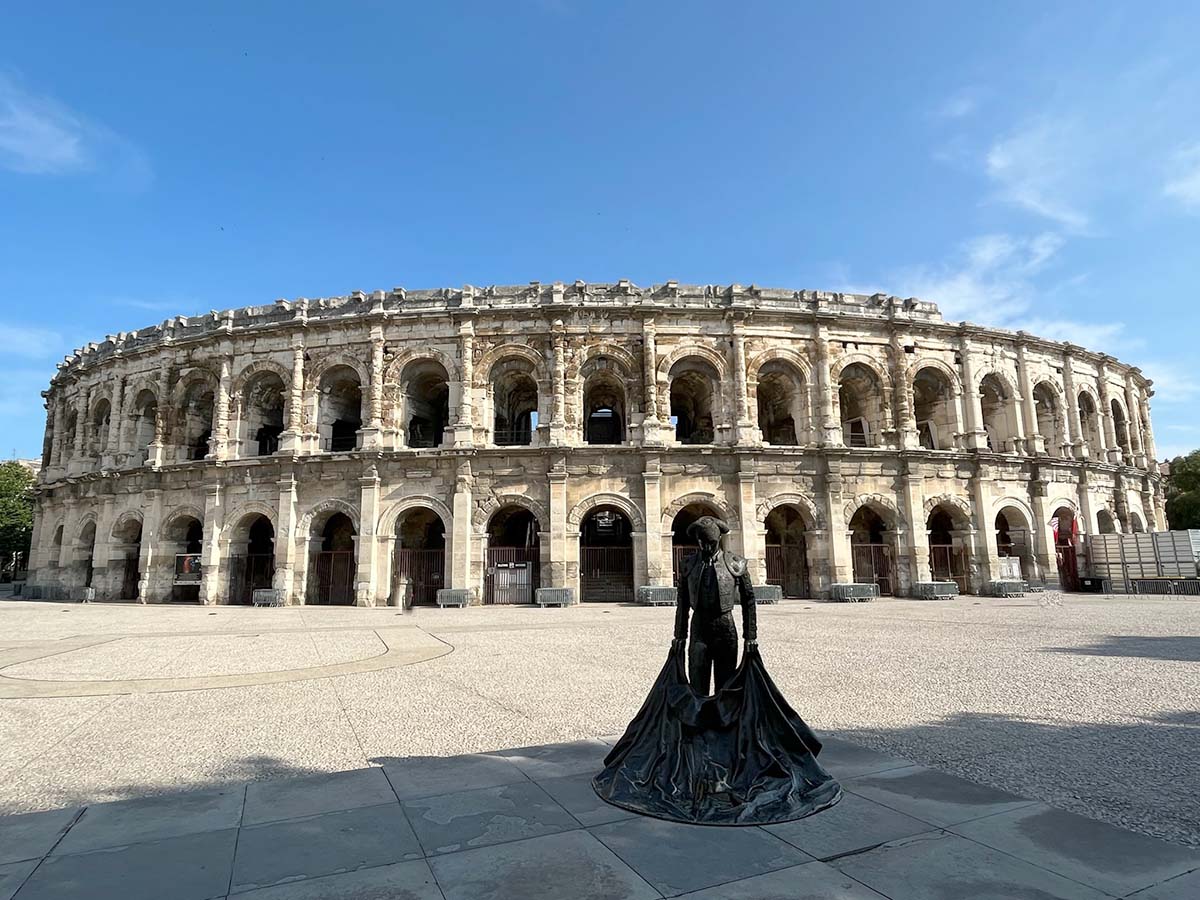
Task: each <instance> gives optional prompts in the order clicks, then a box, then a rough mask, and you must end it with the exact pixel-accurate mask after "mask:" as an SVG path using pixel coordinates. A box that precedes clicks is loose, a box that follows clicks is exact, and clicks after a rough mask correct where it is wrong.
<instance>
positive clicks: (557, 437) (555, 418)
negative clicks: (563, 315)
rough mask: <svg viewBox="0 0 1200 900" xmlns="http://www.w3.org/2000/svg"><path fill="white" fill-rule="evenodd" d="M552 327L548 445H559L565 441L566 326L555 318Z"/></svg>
mask: <svg viewBox="0 0 1200 900" xmlns="http://www.w3.org/2000/svg"><path fill="white" fill-rule="evenodd" d="M552 328H553V333H554V334H553V340H554V364H553V368H552V372H551V379H552V382H553V385H554V410H553V414H552V415H551V418H550V445H551V446H552V447H561V446H562V445H563V444H564V443H566V432H567V420H566V400H567V385H566V377H567V363H566V355H567V347H566V344H567V339H566V327H565V326H564V325H563V321H562V319H555V320H554V324H553V326H552Z"/></svg>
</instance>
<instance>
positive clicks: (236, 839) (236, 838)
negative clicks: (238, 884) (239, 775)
mask: <svg viewBox="0 0 1200 900" xmlns="http://www.w3.org/2000/svg"><path fill="white" fill-rule="evenodd" d="M249 792H250V785H249V783H247V784H244V785H242V809H241V811H240V812H239V813H238V823H237V831H235V832H234V835H233V856H232V857H230V860H229V882H228V883H227V884H226V885H225V896H227V897H228V896H229V894H230V893H231V892H232V891H233V873H234V870H235V867H236V866H237V855H238V845H239V844H241V842H242V827H243V823H244V822H245V821H246V797H247V795H248V794H249Z"/></svg>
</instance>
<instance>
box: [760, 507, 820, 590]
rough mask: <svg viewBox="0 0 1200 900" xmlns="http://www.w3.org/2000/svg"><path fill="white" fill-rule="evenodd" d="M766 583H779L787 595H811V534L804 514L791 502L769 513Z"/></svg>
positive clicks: (767, 523)
mask: <svg viewBox="0 0 1200 900" xmlns="http://www.w3.org/2000/svg"><path fill="white" fill-rule="evenodd" d="M765 524H766V527H767V584H777V585H779V587H780V589H781V590H782V591H783V596H784V597H799V598H807V597H811V596H812V594H811V588H810V586H809V580H808V535H807V530H806V528H805V525H804V518H803V517H802V516H801V515H800V513H799V512H797V511H796V509H795V507H792V506H787V505H784V506H777V507H775V508H774V509H773V510H771V512H770V513H768V514H767V521H766V523H765Z"/></svg>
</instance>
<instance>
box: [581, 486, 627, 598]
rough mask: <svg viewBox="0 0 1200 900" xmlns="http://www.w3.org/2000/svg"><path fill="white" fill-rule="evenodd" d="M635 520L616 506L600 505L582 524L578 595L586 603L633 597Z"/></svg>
mask: <svg viewBox="0 0 1200 900" xmlns="http://www.w3.org/2000/svg"><path fill="white" fill-rule="evenodd" d="M633 572H634V553H633V523H632V522H630V521H629V517H628V516H627V515H625V513H624V512H622V511H621V510H620V509H618V508H617V507H615V506H611V505H606V506H598V507H596V508H595V509H593V510H592V511H591V512H589V513H588V514H587V516H585V517H584V519H583V521H582V522H581V523H580V525H579V598H580V600H582V601H583V602H585V603H588V602H597V603H605V602H607V603H622V602H631V601H632V600H633V599H634V575H633Z"/></svg>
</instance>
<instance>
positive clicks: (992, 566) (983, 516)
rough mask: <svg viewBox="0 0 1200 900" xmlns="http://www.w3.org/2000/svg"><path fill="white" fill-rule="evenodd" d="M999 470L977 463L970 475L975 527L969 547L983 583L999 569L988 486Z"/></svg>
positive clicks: (994, 525)
mask: <svg viewBox="0 0 1200 900" xmlns="http://www.w3.org/2000/svg"><path fill="white" fill-rule="evenodd" d="M998 474H999V472H996V471H992V470H990V469H989V467H988V466H985V465H977V466H976V467H975V472H974V474H973V475H972V477H971V505H972V506H973V507H974V510H973V513H974V515H973V517H972V523H971V524H972V525H973V527H974V529H975V537H976V541H975V542H974V543H975V546H974V547H972V548H971V555H972V557H973V558H977V559H978V560H979V578H980V580H981V581H982V583H983V584H987V583H988V582H989V581H993V580H994V579H995V577H996V574H995V573H997V572H998V571H999V566H1000V563H998V562H997V561H996V560H998V559H999V558H1000V549H999V545H998V544H997V543H996V524H995V518H994V517H993V516H992V515H991V513H990V510H991V508H992V506H991V503H990V502H989V501H990V500H991V495H990V493H989V490H988V486H989V485H990V484H991V479H992V478H994V477H996V476H997V475H998Z"/></svg>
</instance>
